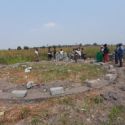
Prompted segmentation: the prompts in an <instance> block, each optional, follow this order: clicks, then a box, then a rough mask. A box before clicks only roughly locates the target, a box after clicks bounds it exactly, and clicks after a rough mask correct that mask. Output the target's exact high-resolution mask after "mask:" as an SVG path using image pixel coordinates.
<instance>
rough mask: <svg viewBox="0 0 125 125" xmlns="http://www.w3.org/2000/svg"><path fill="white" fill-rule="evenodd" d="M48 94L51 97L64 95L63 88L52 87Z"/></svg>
mask: <svg viewBox="0 0 125 125" xmlns="http://www.w3.org/2000/svg"><path fill="white" fill-rule="evenodd" d="M50 93H51V95H53V96H54V95H60V94H64V88H63V87H53V88H50Z"/></svg>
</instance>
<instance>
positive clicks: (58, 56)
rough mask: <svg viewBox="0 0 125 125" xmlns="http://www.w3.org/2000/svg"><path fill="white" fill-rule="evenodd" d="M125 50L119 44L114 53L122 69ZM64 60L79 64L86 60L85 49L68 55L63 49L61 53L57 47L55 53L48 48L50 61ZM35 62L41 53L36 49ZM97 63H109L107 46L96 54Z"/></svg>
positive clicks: (75, 49)
mask: <svg viewBox="0 0 125 125" xmlns="http://www.w3.org/2000/svg"><path fill="white" fill-rule="evenodd" d="M124 52H125V49H124V47H123V45H122V44H117V45H116V49H115V51H114V57H115V64H119V66H120V67H122V66H123V56H124ZM52 59H54V60H58V61H60V60H63V59H73V60H74V61H75V62H77V60H78V59H84V60H85V59H86V54H85V52H84V48H74V49H73V50H72V52H71V53H68V54H67V53H66V52H64V51H63V49H60V51H57V50H56V47H54V48H53V51H51V48H50V47H49V48H48V60H52ZM35 61H39V52H38V49H37V48H36V49H35ZM96 61H97V62H104V63H106V62H109V48H108V46H107V44H104V45H103V46H101V47H100V50H99V51H98V52H97V54H96Z"/></svg>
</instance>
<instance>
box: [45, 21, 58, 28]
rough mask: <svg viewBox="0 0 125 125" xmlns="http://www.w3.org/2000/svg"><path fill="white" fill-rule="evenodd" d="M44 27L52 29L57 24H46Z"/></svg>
mask: <svg viewBox="0 0 125 125" xmlns="http://www.w3.org/2000/svg"><path fill="white" fill-rule="evenodd" d="M44 26H45V27H46V28H54V27H56V26H57V24H56V23H55V22H48V23H46V24H44Z"/></svg>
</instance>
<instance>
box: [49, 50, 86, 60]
mask: <svg viewBox="0 0 125 125" xmlns="http://www.w3.org/2000/svg"><path fill="white" fill-rule="evenodd" d="M66 57H67V58H69V59H73V60H75V62H77V60H78V59H86V57H85V53H84V49H83V48H75V49H73V50H72V52H71V53H68V54H67V53H66V52H64V51H63V49H60V51H56V48H53V51H51V48H48V60H52V59H54V60H63V59H64V58H66Z"/></svg>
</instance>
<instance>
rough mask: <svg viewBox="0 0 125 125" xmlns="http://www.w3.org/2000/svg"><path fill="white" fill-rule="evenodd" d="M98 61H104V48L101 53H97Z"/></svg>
mask: <svg viewBox="0 0 125 125" xmlns="http://www.w3.org/2000/svg"><path fill="white" fill-rule="evenodd" d="M96 61H97V62H102V61H103V51H102V46H101V48H100V50H99V52H97V53H96Z"/></svg>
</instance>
